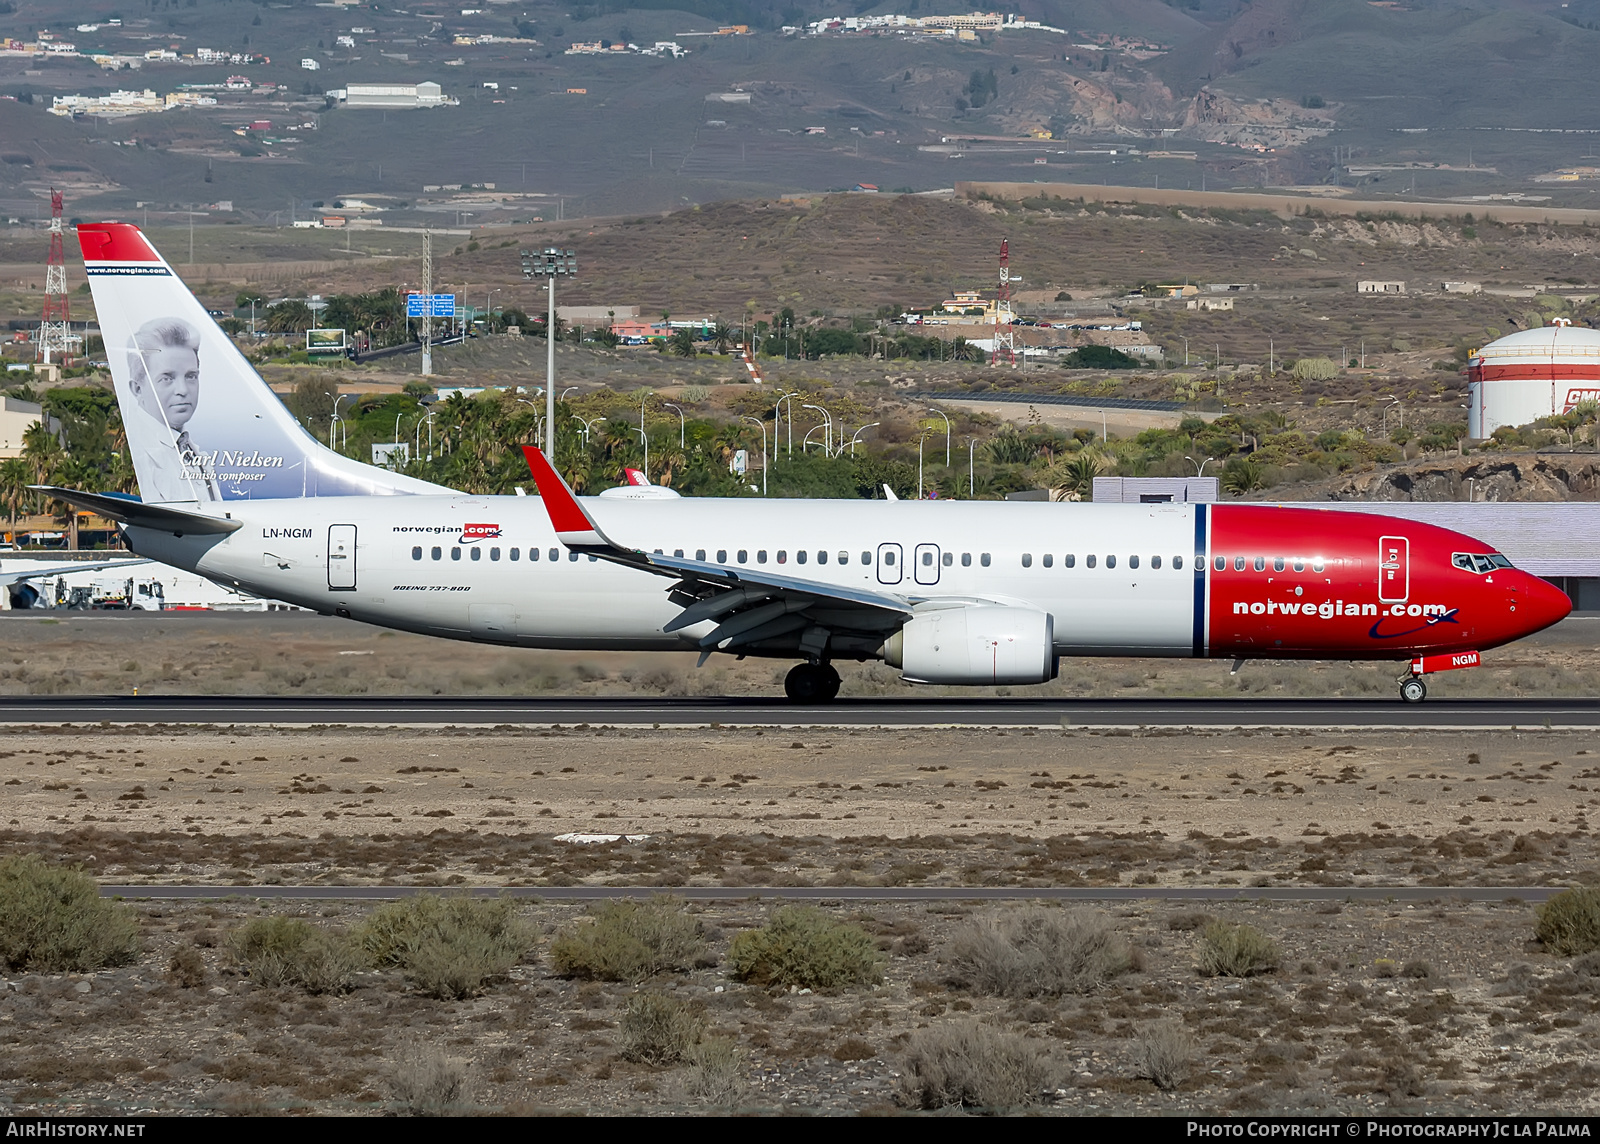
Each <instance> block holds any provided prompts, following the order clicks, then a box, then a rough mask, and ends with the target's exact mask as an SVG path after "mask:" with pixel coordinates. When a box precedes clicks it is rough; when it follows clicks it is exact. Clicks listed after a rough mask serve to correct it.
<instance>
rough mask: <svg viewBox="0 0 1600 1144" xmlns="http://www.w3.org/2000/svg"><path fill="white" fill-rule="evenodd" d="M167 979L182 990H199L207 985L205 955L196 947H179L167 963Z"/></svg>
mask: <svg viewBox="0 0 1600 1144" xmlns="http://www.w3.org/2000/svg"><path fill="white" fill-rule="evenodd" d="M167 977H168V979H170V980H171V981H172V983H173V984H175V985H177V986H178V988H180V989H198V988H200V986H202V985H204V984H205V983H206V959H205V955H204V954H202V953H201V952H200V950H199V949H197V948H196V947H195V946H192V945H185V946H179V947H178V948H177V949H175V950H174V951H173V953H172V959H171V960H170V961H168V962H167Z"/></svg>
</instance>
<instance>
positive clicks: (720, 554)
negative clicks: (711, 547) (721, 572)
mask: <svg viewBox="0 0 1600 1144" xmlns="http://www.w3.org/2000/svg"><path fill="white" fill-rule="evenodd" d="M727 562H728V550H727V549H726V548H719V549H717V563H718V564H726V563H727Z"/></svg>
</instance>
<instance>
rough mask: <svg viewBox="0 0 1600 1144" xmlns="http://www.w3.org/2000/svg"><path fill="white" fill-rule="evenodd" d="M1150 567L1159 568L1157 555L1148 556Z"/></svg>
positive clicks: (1159, 562)
mask: <svg viewBox="0 0 1600 1144" xmlns="http://www.w3.org/2000/svg"><path fill="white" fill-rule="evenodd" d="M1150 567H1152V568H1160V567H1161V557H1159V556H1152V557H1150Z"/></svg>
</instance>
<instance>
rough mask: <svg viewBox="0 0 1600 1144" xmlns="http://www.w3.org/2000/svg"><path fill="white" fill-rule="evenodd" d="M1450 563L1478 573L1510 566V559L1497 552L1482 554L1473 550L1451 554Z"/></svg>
mask: <svg viewBox="0 0 1600 1144" xmlns="http://www.w3.org/2000/svg"><path fill="white" fill-rule="evenodd" d="M1450 563H1452V564H1454V565H1455V566H1456V567H1457V568H1459V569H1461V570H1462V571H1463V572H1476V573H1478V574H1480V575H1482V574H1483V573H1486V572H1493V571H1495V569H1497V568H1510V567H1511V566H1512V565H1511V561H1509V560H1507V559H1506V558H1505V557H1504V556H1501V555H1500V554H1499V553H1498V552H1491V553H1489V554H1487V555H1482V554H1479V553H1475V552H1457V553H1454V554H1452V555H1451V557H1450Z"/></svg>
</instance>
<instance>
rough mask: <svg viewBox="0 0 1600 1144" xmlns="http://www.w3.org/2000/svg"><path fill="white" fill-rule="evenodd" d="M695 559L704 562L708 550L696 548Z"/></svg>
mask: <svg viewBox="0 0 1600 1144" xmlns="http://www.w3.org/2000/svg"><path fill="white" fill-rule="evenodd" d="M694 558H695V559H696V560H704V559H705V558H706V550H705V549H704V548H696V549H695V550H694Z"/></svg>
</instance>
